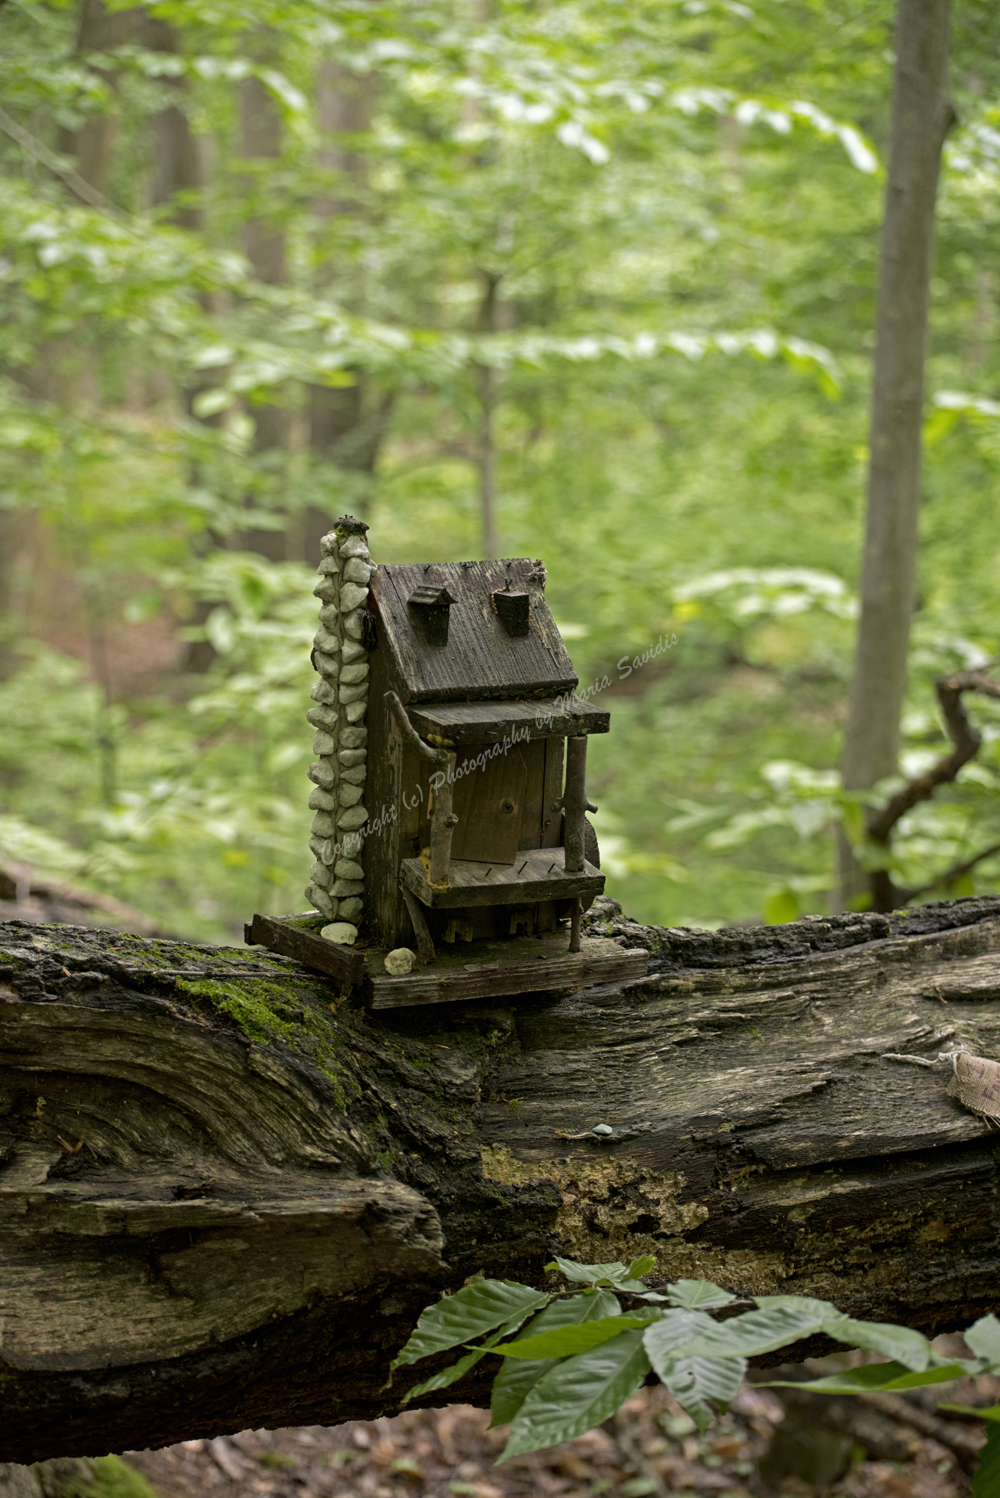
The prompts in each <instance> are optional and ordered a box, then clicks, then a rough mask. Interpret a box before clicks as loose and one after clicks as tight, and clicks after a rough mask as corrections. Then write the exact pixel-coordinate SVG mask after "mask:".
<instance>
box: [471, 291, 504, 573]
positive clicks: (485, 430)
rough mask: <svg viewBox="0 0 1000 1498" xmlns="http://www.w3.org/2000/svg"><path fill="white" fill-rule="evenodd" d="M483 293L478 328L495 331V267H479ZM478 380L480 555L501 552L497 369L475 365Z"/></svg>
mask: <svg viewBox="0 0 1000 1498" xmlns="http://www.w3.org/2000/svg"><path fill="white" fill-rule="evenodd" d="M480 275H481V278H482V282H483V295H482V300H481V302H480V306H479V331H480V332H481V333H495V332H496V331H497V304H498V301H499V295H498V292H499V287H500V281H501V277H500V275H498V274H497V273H496V272H495V271H481V272H480ZM476 374H477V377H478V384H479V411H480V415H479V514H480V520H481V523H482V530H483V556H484V557H498V556H499V555H500V539H499V537H498V535H497V522H496V441H495V433H494V420H495V417H496V408H497V372H496V370H495V369H494V367H493V365H492V364H480V365H477V368H476Z"/></svg>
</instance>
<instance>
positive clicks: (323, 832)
mask: <svg viewBox="0 0 1000 1498" xmlns="http://www.w3.org/2000/svg"><path fill="white" fill-rule="evenodd" d="M312 830H313V835H314V837H335V836H336V834H337V824H336V822H335V821H334V820H333V818H332V817H331V815H330V813H329V812H328V811H318V812H317V813H316V815H315V816H314V817H313V819H312Z"/></svg>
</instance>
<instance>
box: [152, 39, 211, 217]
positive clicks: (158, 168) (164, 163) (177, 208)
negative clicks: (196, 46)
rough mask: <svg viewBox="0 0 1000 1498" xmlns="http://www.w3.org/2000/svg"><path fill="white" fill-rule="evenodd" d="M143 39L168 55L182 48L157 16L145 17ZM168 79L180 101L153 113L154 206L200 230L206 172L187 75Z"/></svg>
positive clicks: (172, 54)
mask: <svg viewBox="0 0 1000 1498" xmlns="http://www.w3.org/2000/svg"><path fill="white" fill-rule="evenodd" d="M142 39H143V42H144V44H145V46H147V47H149V48H150V50H151V51H154V52H165V53H167V54H168V55H169V56H176V55H177V54H178V53H179V52H180V38H179V37H178V34H177V32H176V30H175V29H174V27H173V26H171V25H170V23H169V22H168V21H161V20H159V19H157V18H156V17H155V16H146V17H145V19H144V21H143V34H142ZM166 81H167V87H168V88H169V89H170V91H171V93H172V94H173V96H174V97H175V98H176V99H177V103H176V104H168V105H166V107H165V108H163V109H160V110H158V111H157V113H156V114H154V115H153V121H152V123H153V149H154V156H153V192H152V199H153V206H154V207H160V206H161V205H163V204H167V205H169V207H170V221H171V223H174V224H176V225H177V226H178V228H181V229H190V230H192V231H193V232H194V233H196V234H200V233H201V232H202V230H203V229H204V227H205V210H204V207H203V204H202V201H201V195H202V192H203V190H204V186H205V176H204V168H203V165H202V159H201V149H200V146H199V142H198V137H197V136H196V135H195V134H194V133H193V131H192V129H191V125H190V122H189V120H188V115H187V110H186V109H185V108H184V104H185V101H186V97H187V92H188V86H187V79H186V78H184V77H178V78H170V79H168V80H166Z"/></svg>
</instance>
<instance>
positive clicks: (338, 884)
mask: <svg viewBox="0 0 1000 1498" xmlns="http://www.w3.org/2000/svg"><path fill="white" fill-rule="evenodd" d="M364 887H365V886H364V882H363V881H362V880H361V879H337V880H335V881H334V883H333V885H332V886H331V889H330V893H331V895H333V896H335V897H336V898H338V899H339V898H340V897H341V896H342V895H360V894H361V893H362V891H363V890H364Z"/></svg>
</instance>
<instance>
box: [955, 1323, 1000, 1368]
mask: <svg viewBox="0 0 1000 1498" xmlns="http://www.w3.org/2000/svg"><path fill="white" fill-rule="evenodd" d="M963 1335H964V1337H965V1340H966V1342H968V1344H969V1346H970V1347H971V1348H972V1350H973V1352H974V1353H975V1354H976V1356H977V1357H981V1358H985V1359H986V1361H987V1362H988V1363H989V1365H990V1371H991V1372H993V1373H995V1372H996V1370H997V1368H998V1366H1000V1321H998V1320H997V1318H996V1317H995V1316H981V1317H980V1318H979V1320H978V1321H974V1322H973V1323H972V1325H971V1326H970V1327H969V1329H968V1331H967V1332H964V1333H963Z"/></svg>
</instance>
